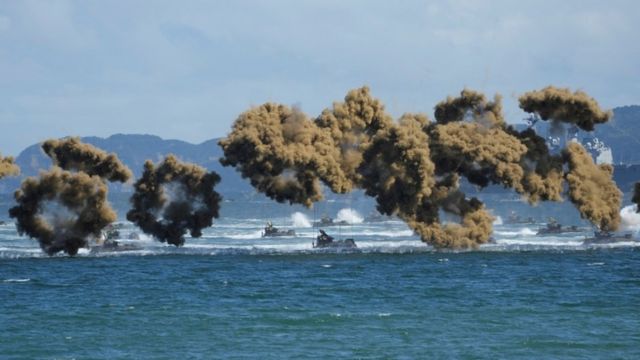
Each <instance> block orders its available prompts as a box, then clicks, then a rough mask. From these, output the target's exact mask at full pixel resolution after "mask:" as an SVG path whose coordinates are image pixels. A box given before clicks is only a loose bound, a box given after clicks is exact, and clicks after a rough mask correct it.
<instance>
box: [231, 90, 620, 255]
mask: <svg viewBox="0 0 640 360" xmlns="http://www.w3.org/2000/svg"><path fill="white" fill-rule="evenodd" d="M554 91H555V93H559V94H564V95H563V96H564V97H562V99H561V101H556V100H553V99H555V98H556V97H557V96H556V97H554V96H555V95H554V96H552V93H554ZM567 93H568V91H565V90H562V89H560V90H558V89H555V88H547V89H545V90H543V91H541V92H532V93H528V94H525V96H523V97H522V98H521V104H525V105H523V108H525V107H526V109H525V110H527V109H528V110H527V111H532V112H539V113H540V115H541V116H543V117H544V116H546V114H547V113H549V114H551V115H553V119H555V120H557V121H567V122H575V123H576V124H577V125H578V126H581V127H583V128H588V125H587V124H592V125H593V124H596V123H599V122H603V121H606V120H607V119H608V115H607V114H606V113H604V112H602V111H599V112H598V111H596V110H599V108H597V104H595V102H589V101H583V100H584V98H587V99H590V98H588V97H586V95H585V94H584V93H581V92H577V93H574V94H571V93H568V94H567ZM541 94H542V95H541ZM538 97H542V100H537V99H538ZM550 99H551V100H550ZM591 100H592V99H591ZM594 105H595V108H594V107H593V106H594ZM550 109H552V110H550ZM435 113H436V120H437V122H436V123H431V122H429V120H428V118H427V117H426V116H425V115H421V114H406V115H404V116H403V117H402V118H401V119H400V120H399V121H398V122H397V123H395V122H394V121H393V120H392V118H391V117H390V116H389V115H388V114H387V113H386V112H385V110H384V106H383V104H382V103H381V102H380V101H379V100H378V99H375V98H373V97H372V96H371V94H370V91H369V88H367V87H362V88H359V89H355V90H352V91H349V93H348V94H347V96H346V97H345V100H344V102H336V103H334V104H333V107H332V108H331V109H325V110H324V111H323V112H322V114H321V115H320V116H318V117H317V118H316V119H315V120H314V121H311V120H309V118H308V117H307V116H306V115H304V114H302V113H301V112H299V111H298V110H295V109H294V110H292V109H290V108H288V107H286V106H284V105H277V104H264V105H262V106H260V107H257V108H253V109H250V110H249V111H247V112H245V113H243V114H241V115H240V116H239V117H238V119H237V120H236V122H235V124H234V126H233V129H232V131H231V133H230V134H229V135H228V137H227V138H226V139H223V140H221V141H220V145H221V146H222V148H223V150H224V158H223V159H222V160H221V162H222V163H223V165H226V166H234V167H236V168H237V169H238V170H239V171H240V172H241V173H242V175H243V176H244V177H246V178H249V179H250V180H251V183H252V185H253V186H254V187H256V188H257V189H258V190H259V191H261V192H263V193H265V194H266V195H267V196H269V197H271V198H273V199H275V200H277V201H281V202H284V201H288V202H290V203H300V204H304V205H306V206H310V205H311V204H313V203H314V202H316V201H319V200H320V199H322V188H321V184H325V185H327V186H328V187H329V188H330V189H331V190H332V191H334V192H337V193H345V192H348V191H351V190H352V189H355V188H360V189H363V190H364V191H365V193H366V194H367V195H369V196H372V197H374V198H375V199H376V202H377V208H378V210H379V211H380V212H382V213H384V214H395V215H398V216H399V217H400V218H402V219H403V220H404V221H406V222H407V224H408V225H409V226H410V227H411V228H412V229H414V230H415V231H416V232H417V233H418V234H419V235H420V236H421V238H422V240H423V241H425V242H427V243H429V244H431V245H433V246H435V247H438V248H468V247H476V246H478V245H480V244H483V243H486V242H488V241H489V239H490V235H491V231H492V221H493V217H492V216H491V214H490V213H489V212H488V211H487V210H486V209H485V208H484V205H483V204H482V202H481V201H480V200H478V199H476V198H471V199H469V198H467V197H466V196H465V194H464V193H462V192H461V191H460V190H459V180H460V177H464V178H466V180H467V181H468V182H469V183H471V184H474V185H477V186H479V187H485V186H488V185H490V184H499V185H502V186H504V187H508V188H513V189H514V190H515V191H516V192H518V193H519V194H522V195H523V196H524V197H525V198H527V199H528V200H529V201H530V202H532V203H535V202H538V201H547V200H553V201H560V200H562V192H563V182H564V179H565V171H564V170H565V164H566V162H569V163H570V166H569V168H570V170H569V173H568V174H566V178H567V180H568V181H569V183H570V184H569V187H570V198H571V200H572V201H573V202H574V203H576V206H578V208H579V210H580V212H581V214H583V216H584V217H587V218H588V219H589V220H591V221H593V222H594V223H597V224H599V225H600V226H601V227H605V228H615V226H616V224H617V223H616V219H615V216H616V215H615V214H612V213H611V211H612V210H611V209H613V208H614V207H616V201H617V200H616V199H618V200H619V195H618V198H616V194H618V193H616V191H617V189H616V188H615V185H613V183H612V182H611V179H610V177H611V176H610V174H609V175H607V172H606V171H605V170H606V169H604V168H601V167H596V166H595V165H589V164H588V163H585V161H586V160H585V159H583V158H582V156H579V155H576V154H577V153H576V151H575V150H574V149H573V148H572V149H569V150H568V151H567V152H566V154H568V155H565V156H564V157H563V155H553V154H551V153H550V151H549V149H548V147H547V145H546V143H545V139H543V138H542V137H540V136H538V135H537V134H535V132H534V131H533V130H531V129H528V130H524V131H516V130H515V129H514V128H512V127H511V126H507V125H506V123H505V121H504V116H503V115H502V105H501V97H500V96H499V95H496V96H495V97H494V100H493V101H487V99H486V98H485V96H484V95H483V94H481V93H478V92H476V91H473V90H468V89H465V90H463V91H462V92H461V94H460V96H459V97H456V98H452V97H449V98H447V99H446V100H445V101H443V102H440V103H439V104H438V105H437V106H436V108H435ZM603 114H604V115H603ZM551 115H549V116H551ZM585 119H586V120H585ZM592 175H593V176H596V179H591V176H592ZM607 176H608V177H607ZM594 186H602V187H603V189H604V190H605V191H606V192H607V195H606V200H608V203H607V202H606V201H602V200H603V199H605V197H602V198H601V199H599V200H592V199H591V198H590V197H588V196H586V194H587V193H588V192H589V191H592V190H591V189H592V188H593V187H594ZM594 191H597V190H594ZM618 205H619V204H618ZM616 209H617V207H616ZM599 212H602V213H603V214H600V213H599ZM605 214H608V215H605ZM616 214H617V211H616ZM441 215H445V216H446V218H445V219H446V220H449V219H450V218H451V217H453V218H454V220H457V223H445V224H443V220H442V219H441Z"/></svg>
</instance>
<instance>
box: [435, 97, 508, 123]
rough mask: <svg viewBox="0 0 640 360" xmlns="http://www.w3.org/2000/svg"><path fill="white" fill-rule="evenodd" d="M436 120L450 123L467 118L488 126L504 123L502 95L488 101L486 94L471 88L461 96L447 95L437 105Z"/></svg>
mask: <svg viewBox="0 0 640 360" xmlns="http://www.w3.org/2000/svg"><path fill="white" fill-rule="evenodd" d="M435 116H436V121H437V122H438V123H439V124H448V123H450V122H454V121H463V120H465V119H466V118H470V119H471V120H473V121H475V122H477V123H480V124H484V125H486V126H502V125H504V123H505V122H504V116H503V115H502V97H501V96H500V95H496V96H495V97H494V99H493V101H487V99H486V98H485V96H484V94H482V93H479V92H477V91H473V90H470V89H464V90H462V91H461V92H460V96H459V97H455V98H454V97H451V96H449V97H447V99H446V100H444V101H441V102H439V103H438V104H437V105H436V107H435Z"/></svg>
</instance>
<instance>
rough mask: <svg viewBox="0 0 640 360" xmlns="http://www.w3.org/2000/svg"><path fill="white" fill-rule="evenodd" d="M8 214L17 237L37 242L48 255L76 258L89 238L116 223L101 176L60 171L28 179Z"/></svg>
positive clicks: (52, 171)
mask: <svg viewBox="0 0 640 360" xmlns="http://www.w3.org/2000/svg"><path fill="white" fill-rule="evenodd" d="M15 199H16V202H17V203H18V205H17V206H15V207H13V208H11V209H10V210H9V215H10V216H11V217H12V218H15V219H16V226H17V229H18V233H20V234H21V235H24V234H26V235H28V236H30V237H32V238H35V239H37V240H38V242H39V243H40V247H41V248H42V250H44V251H45V252H46V253H47V254H49V255H53V254H55V253H57V252H59V251H64V252H66V253H68V254H70V255H75V254H76V253H77V252H78V249H79V248H81V247H86V246H87V239H88V238H89V237H90V236H95V237H97V236H99V235H100V231H101V230H102V229H103V228H104V227H105V226H107V225H108V224H109V223H111V222H113V221H115V220H116V214H115V212H114V211H113V210H112V209H111V207H110V206H109V204H108V202H107V185H106V184H105V183H104V181H103V180H102V179H101V178H99V177H98V176H90V175H88V174H85V173H82V172H79V173H71V172H69V171H65V170H62V169H60V168H57V167H53V168H52V169H51V170H49V171H47V172H42V173H40V176H39V177H37V178H36V177H29V178H27V179H25V180H24V181H23V182H22V185H21V187H20V189H19V190H18V191H16V193H15Z"/></svg>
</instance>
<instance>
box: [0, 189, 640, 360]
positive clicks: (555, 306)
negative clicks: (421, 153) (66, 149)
mask: <svg viewBox="0 0 640 360" xmlns="http://www.w3.org/2000/svg"><path fill="white" fill-rule="evenodd" d="M369 205H370V204H368V205H366V206H365V205H362V204H355V206H354V204H353V203H352V202H345V201H342V202H341V201H336V202H333V203H332V202H329V203H326V204H324V205H323V208H321V209H316V210H306V209H302V208H298V207H288V206H281V205H274V204H271V203H269V202H263V201H253V200H251V201H239V200H238V201H230V202H228V203H225V204H224V206H223V214H222V215H223V216H222V217H221V219H219V220H218V221H216V223H215V224H214V226H213V227H212V228H209V229H206V231H205V232H204V236H203V237H202V238H199V239H192V238H187V242H186V245H185V246H184V247H181V248H175V247H171V246H166V245H164V244H161V243H158V242H156V241H154V240H153V239H151V238H148V237H145V236H142V238H141V239H140V240H128V239H127V238H128V236H129V234H130V233H132V232H136V231H137V230H136V228H135V227H134V226H133V225H132V224H129V223H127V222H125V221H123V222H122V226H123V228H122V229H121V237H122V240H121V242H123V243H132V244H135V245H137V246H139V247H140V248H139V249H138V250H135V251H127V252H119V253H92V252H91V251H89V250H83V251H81V252H80V254H79V255H78V256H76V257H68V256H64V255H58V256H53V257H49V256H46V255H44V254H43V253H42V252H41V251H40V250H39V248H38V246H37V243H36V242H35V241H34V240H31V239H28V238H25V237H21V236H18V234H17V233H16V231H15V226H14V225H13V224H12V223H8V224H6V225H0V358H2V359H24V358H38V359H118V358H121V359H131V358H158V359H176V358H185V359H209V358H260V359H282V358H295V359H305V358H309V359H313V358H323V359H325V358H362V359H378V358H399V359H416V358H469V359H476V358H487V359H489V358H491V359H493V358H554V359H555V358H570V359H602V358H607V359H616V358H620V359H624V358H628V359H635V358H640V330H639V329H640V311H639V310H638V306H639V304H640V247H638V245H637V244H636V243H633V242H628V243H620V244H615V245H603V246H585V245H583V243H582V241H583V239H584V237H585V236H588V235H589V230H588V229H585V230H584V231H583V232H581V233H573V234H564V235H556V236H537V235H536V234H535V233H536V231H537V229H538V227H539V226H540V225H509V224H500V223H499V222H497V224H496V226H495V232H494V238H495V243H494V244H487V245H483V246H481V247H480V248H479V249H477V250H474V251H457V252H454V251H435V250H434V249H432V248H430V247H429V246H427V245H425V244H423V243H421V242H420V240H419V239H418V238H417V237H416V236H414V235H413V232H412V231H411V230H409V229H408V228H407V227H406V226H405V225H404V224H403V223H402V222H400V221H398V220H393V219H391V220H386V221H383V222H373V223H368V222H365V221H363V218H365V217H366V215H367V212H368V210H370V208H368V207H367V206H369ZM500 206H502V208H501V207H500ZM514 206H515V205H513V204H510V203H505V204H503V205H500V204H496V207H497V208H498V209H499V211H502V214H504V213H505V211H506V209H509V208H513V207H514ZM345 209H347V210H345ZM341 210H344V211H342V212H341ZM536 211H537V212H538V213H536ZM553 211H555V213H554V214H556V216H558V217H559V218H561V219H562V220H563V221H566V223H567V224H569V222H571V224H576V225H580V226H583V225H584V223H583V222H580V219H579V218H578V217H576V216H575V214H574V215H567V214H570V213H568V212H566V211H563V210H557V209H555V210H549V209H544V208H541V209H540V208H538V209H535V210H534V211H533V212H532V213H533V214H534V215H536V217H537V218H540V217H541V216H542V215H546V214H547V213H550V212H553ZM320 213H322V215H324V213H326V214H327V215H329V216H333V217H337V216H338V214H342V215H341V217H342V218H343V219H345V220H347V221H349V222H351V223H352V224H350V225H346V226H340V227H334V228H325V230H327V231H328V232H329V233H330V234H332V235H334V236H335V237H336V238H338V239H342V238H347V237H349V238H354V240H355V241H356V243H357V244H358V249H356V250H353V251H340V250H319V249H313V248H312V245H311V243H312V241H313V238H314V236H315V235H316V233H317V229H316V228H314V227H312V226H311V224H312V223H313V221H314V219H315V220H317V219H319V217H320V216H321V214H320ZM540 214H541V215H540ZM561 216H564V218H562V217H561ZM571 216H573V217H571ZM267 220H270V221H272V222H273V223H274V225H275V226H278V227H282V228H287V229H288V228H294V229H295V230H296V232H297V235H296V236H295V237H284V238H277V239H264V238H262V237H261V230H262V228H263V227H264V224H265V222H266V221H267Z"/></svg>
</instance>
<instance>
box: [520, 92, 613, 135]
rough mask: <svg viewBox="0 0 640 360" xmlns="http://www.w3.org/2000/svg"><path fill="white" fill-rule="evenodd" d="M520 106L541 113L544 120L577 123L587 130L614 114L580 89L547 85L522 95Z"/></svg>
mask: <svg viewBox="0 0 640 360" xmlns="http://www.w3.org/2000/svg"><path fill="white" fill-rule="evenodd" d="M519 101H520V108H522V110H524V111H526V112H528V113H536V114H538V115H540V117H541V118H542V120H550V119H551V120H555V121H560V122H564V123H569V124H575V125H577V126H578V127H579V128H581V129H583V130H586V131H593V129H594V126H595V125H597V124H603V123H605V122H607V121H609V119H610V118H611V116H612V112H611V111H604V110H602V109H601V108H600V106H599V105H598V102H597V101H595V100H594V99H593V98H592V97H590V96H589V95H587V94H586V93H584V92H582V91H580V90H578V91H575V92H571V90H569V89H566V88H557V87H553V86H547V87H545V88H544V89H542V90H536V91H530V92H527V93H525V94H524V95H522V96H520V98H519Z"/></svg>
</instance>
